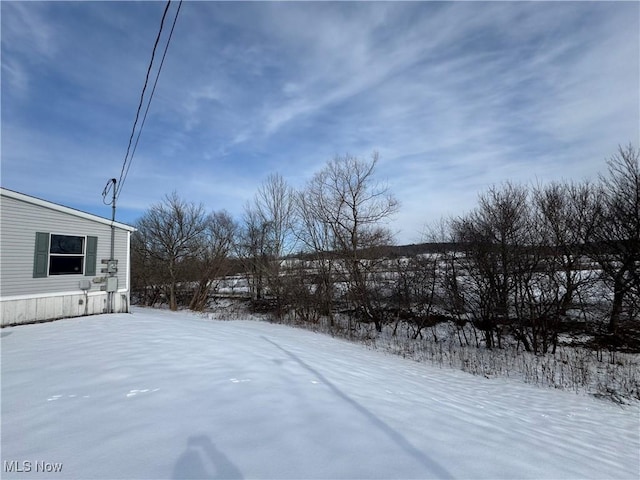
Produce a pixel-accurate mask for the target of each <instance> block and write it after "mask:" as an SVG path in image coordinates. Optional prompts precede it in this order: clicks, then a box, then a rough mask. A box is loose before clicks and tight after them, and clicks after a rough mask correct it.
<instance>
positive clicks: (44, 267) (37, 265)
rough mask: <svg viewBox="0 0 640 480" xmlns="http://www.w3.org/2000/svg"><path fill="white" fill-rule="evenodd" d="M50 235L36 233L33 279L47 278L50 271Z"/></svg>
mask: <svg viewBox="0 0 640 480" xmlns="http://www.w3.org/2000/svg"><path fill="white" fill-rule="evenodd" d="M48 267H49V234H48V233H42V232H36V250H35V254H34V257H33V278H42V277H46V276H47V273H48V270H49V268H48Z"/></svg>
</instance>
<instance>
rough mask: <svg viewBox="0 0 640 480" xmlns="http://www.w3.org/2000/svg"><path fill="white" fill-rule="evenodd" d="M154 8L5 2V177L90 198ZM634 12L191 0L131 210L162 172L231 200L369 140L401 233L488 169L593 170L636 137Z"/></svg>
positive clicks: (104, 169) (170, 186)
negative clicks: (40, 175) (274, 176)
mask: <svg viewBox="0 0 640 480" xmlns="http://www.w3.org/2000/svg"><path fill="white" fill-rule="evenodd" d="M160 15H161V8H160V6H159V4H157V3H152V2H131V3H130V2H115V3H101V2H98V3H96V2H87V3H84V2H82V3H26V2H24V3H19V2H2V74H3V82H2V98H3V103H2V134H3V147H2V148H3V152H2V157H3V159H2V162H3V163H2V174H3V178H2V182H3V185H6V186H7V187H9V188H15V189H18V190H22V191H25V192H26V193H33V194H36V195H42V196H47V197H49V198H52V199H53V200H56V199H60V201H64V202H66V203H73V202H74V200H73V199H74V198H76V197H74V194H73V193H71V192H74V186H75V185H77V184H80V183H81V184H82V185H83V186H82V187H81V188H80V189H79V190H81V191H82V194H81V195H80V193H78V194H77V198H78V200H77V201H78V202H80V201H82V202H85V204H90V203H91V202H90V201H89V200H88V198H90V197H91V195H92V194H91V189H95V190H96V194H95V195H94V196H93V198H94V199H97V200H94V201H97V202H99V200H100V199H99V198H97V197H98V193H99V192H98V191H97V190H101V188H102V186H103V185H102V184H103V183H104V181H106V179H107V178H110V177H112V176H117V174H118V173H119V169H120V165H121V161H122V159H123V156H124V152H125V148H126V141H127V140H128V135H129V131H130V128H131V125H132V121H133V115H134V113H135V108H136V106H137V101H138V96H139V94H140V89H141V87H142V80H143V78H144V74H145V72H146V66H147V62H148V59H149V55H150V50H151V46H152V42H153V39H154V38H155V34H156V32H157V26H158V24H159V19H160ZM639 16H640V5H639V4H637V3H607V4H602V3H588V2H567V3H564V2H560V3H547V2H542V3H541V2H529V3H519V2H513V3H509V2H498V3H483V2H470V3H469V2H451V3H446V2H445V3H440V2H437V3H436V2H398V3H396V2H353V3H347V2H326V3H325V2H319V3H314V2H302V3H297V2H291V3H289V2H284V3H280V2H264V3H263V2H247V3H245V2H186V3H185V4H184V5H183V8H182V13H181V16H180V19H179V22H178V25H177V27H176V31H175V33H174V39H173V42H172V44H171V47H170V50H169V55H168V57H167V60H166V63H165V65H164V69H163V73H162V76H161V79H160V83H159V85H158V89H157V91H156V96H155V99H154V103H153V105H152V108H151V112H150V117H149V118H148V120H147V124H146V126H145V131H144V132H143V135H142V138H141V143H140V145H139V147H138V148H139V149H138V152H137V154H136V157H135V159H134V163H133V165H132V168H131V171H130V176H129V178H128V180H127V184H126V189H125V191H124V192H123V195H122V196H121V203H122V205H123V211H126V212H127V215H129V216H130V217H129V218H127V219H123V220H125V221H126V220H129V221H132V220H133V219H134V218H135V216H136V215H139V214H140V213H141V212H142V211H143V210H144V208H145V205H148V204H151V203H153V202H156V201H158V200H159V199H160V198H161V197H162V195H164V194H165V193H168V192H170V191H172V190H174V189H175V190H176V191H178V193H180V194H181V195H183V196H185V197H186V198H188V199H190V200H193V201H196V202H199V201H203V202H205V203H206V204H207V205H208V206H209V208H214V209H217V208H226V209H227V210H229V211H230V212H232V213H234V214H239V213H240V212H241V210H242V204H243V203H244V201H245V200H246V199H248V198H250V197H251V196H252V195H253V194H254V192H255V189H256V188H257V186H258V185H259V183H260V182H261V181H262V180H263V179H264V178H265V177H266V176H267V175H268V174H269V173H271V172H273V171H279V172H280V173H282V174H283V175H284V176H285V177H286V178H287V179H289V180H290V181H291V182H292V183H293V184H294V185H297V186H301V185H303V184H304V182H305V181H306V180H307V179H308V178H309V177H310V176H311V174H312V173H313V172H314V171H315V170H317V169H318V168H320V167H321V166H322V165H323V164H324V162H326V161H327V160H328V159H330V158H332V157H333V156H335V155H338V154H345V153H350V154H354V155H358V156H363V157H366V156H369V155H370V154H371V152H372V151H374V150H375V151H378V152H379V153H380V155H381V163H380V174H381V176H382V177H384V178H386V179H387V181H388V183H389V185H390V187H391V188H392V189H393V190H394V192H395V194H396V195H397V196H398V197H399V199H400V201H401V203H402V209H401V211H400V213H399V215H398V219H397V221H396V222H395V223H394V224H393V228H394V229H395V230H396V231H398V232H400V234H399V236H398V240H399V241H402V242H406V241H417V240H419V235H420V232H422V231H423V230H424V224H425V223H426V222H429V221H435V220H437V219H438V217H439V216H441V215H449V214H459V213H462V212H463V211H464V210H466V209H469V208H471V207H472V206H473V204H474V202H475V199H476V196H477V194H478V193H479V191H480V190H482V189H485V188H486V187H487V186H489V185H491V184H492V183H500V182H502V181H504V180H507V179H513V180H516V181H522V182H528V181H532V180H539V181H548V180H552V179H558V178H583V177H593V176H594V175H596V174H597V172H598V171H601V170H602V169H603V167H604V161H603V160H604V158H605V157H607V156H609V155H611V154H612V153H613V152H614V151H615V149H616V147H617V145H618V144H621V143H622V144H624V143H627V142H629V141H632V142H634V143H636V144H640V138H639V135H640V133H639V132H640V112H639V110H640V108H639V107H638V105H640V97H639V96H640V93H639V90H640V89H639V87H638V85H640V65H639V60H638V59H639V58H640V41H639V37H640V26H639ZM8 137H10V139H9V140H8ZM33 168H38V169H39V170H40V171H46V172H47V175H46V176H45V177H46V179H47V180H46V181H44V180H42V179H36V178H34V175H33V173H32V172H33ZM102 177H104V180H103V181H99V179H100V178H102ZM80 178H83V179H86V178H90V179H91V182H95V183H96V184H97V183H100V185H99V186H98V188H95V187H94V186H93V183H90V184H91V187H90V188H89V187H88V186H87V185H88V183H87V182H86V181H81V180H79V179H80ZM50 186H55V188H53V187H50ZM61 191H64V192H67V193H65V194H64V196H62V194H61V193H59V192H61ZM80 196H82V199H80Z"/></svg>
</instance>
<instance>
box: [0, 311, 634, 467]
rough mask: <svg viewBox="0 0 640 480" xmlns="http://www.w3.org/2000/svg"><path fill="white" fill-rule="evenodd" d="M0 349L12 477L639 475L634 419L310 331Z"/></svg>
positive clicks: (170, 316) (134, 319)
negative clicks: (409, 359)
mask: <svg viewBox="0 0 640 480" xmlns="http://www.w3.org/2000/svg"><path fill="white" fill-rule="evenodd" d="M1 333H2V461H3V465H2V468H3V470H2V477H3V478H27V477H30V476H31V477H36V478H65V479H67V478H84V479H88V478H132V479H137V478H230V479H239V478H301V479H305V478H473V479H476V478H510V479H511V478H596V479H601V478H638V476H639V474H640V440H639V436H640V411H639V408H638V406H637V405H634V406H620V405H617V404H614V403H612V402H606V401H603V400H597V399H594V398H592V397H589V396H585V395H576V394H574V393H569V392H561V391H554V390H549V389H541V388H536V387H533V386H530V385H525V384H521V383H519V382H517V381H513V380H508V379H486V378H483V377H475V376H471V375H468V374H465V373H463V372H459V371H453V370H445V369H438V368H435V367H432V366H429V365H425V364H418V363H415V362H411V361H408V360H404V359H401V358H397V357H394V356H392V355H387V354H384V353H382V352H379V351H371V350H367V349H366V348H364V347H362V346H359V345H355V344H350V343H348V342H346V341H342V340H338V339H334V338H331V337H328V336H323V335H320V334H314V333H311V332H308V331H304V330H299V329H292V328H288V327H285V326H280V325H272V324H268V323H261V322H257V321H229V322H223V321H215V320H207V319H205V318H203V317H199V316H196V315H191V314H188V313H171V312H165V311H157V310H147V309H136V310H135V311H134V314H132V315H127V314H120V315H110V316H104V315H100V316H94V317H86V318H78V319H69V320H62V321H58V322H53V323H46V324H39V325H27V326H20V327H13V328H5V329H2V331H1ZM56 464H58V467H61V469H62V471H61V472H59V473H53V469H54V468H56ZM60 464H61V465H60ZM42 469H48V470H49V472H44V473H43V472H40V471H38V470H42ZM28 470H30V471H28Z"/></svg>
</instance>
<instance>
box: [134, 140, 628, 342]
mask: <svg viewBox="0 0 640 480" xmlns="http://www.w3.org/2000/svg"><path fill="white" fill-rule="evenodd" d="M377 163H378V156H377V155H376V154H374V155H372V157H371V158H370V159H359V158H356V157H352V156H349V155H346V156H342V157H336V158H334V159H333V160H331V161H329V162H327V164H326V165H325V166H324V167H323V168H322V169H320V170H319V171H318V172H316V173H315V174H314V175H313V176H312V177H311V179H310V180H309V181H308V182H307V183H306V185H304V187H302V188H301V189H299V190H296V189H294V188H292V187H291V186H290V185H289V184H288V183H287V182H286V181H285V179H284V178H283V177H282V176H281V175H279V174H272V175H270V176H269V177H268V178H267V179H266V180H265V181H264V182H263V183H262V185H261V186H260V187H259V189H258V191H257V192H256V194H255V196H254V198H253V199H252V201H250V202H248V203H247V204H246V205H245V208H244V214H243V216H242V218H240V219H234V218H232V217H231V215H230V214H229V213H227V212H225V211H216V212H206V210H205V208H204V207H203V206H202V205H196V204H194V203H191V202H188V201H185V200H183V199H181V198H180V197H179V196H178V195H177V194H176V193H175V192H174V193H173V194H171V195H167V196H166V197H165V198H164V200H163V201H162V202H160V203H158V204H155V205H152V206H151V207H150V208H149V209H148V211H147V212H146V213H145V214H144V215H143V216H142V217H141V218H140V220H139V221H138V222H137V224H136V227H137V231H136V232H135V234H134V236H133V240H132V293H133V295H134V297H135V298H136V299H137V301H138V302H140V303H144V304H147V305H153V304H158V303H163V302H166V303H167V304H168V305H169V307H170V308H171V309H177V308H178V307H188V308H190V309H192V310H204V309H206V308H207V306H208V304H209V302H210V300H211V294H212V293H213V292H215V291H216V289H217V285H218V283H219V282H220V281H221V279H222V278H224V277H225V276H227V275H231V274H236V275H242V276H244V278H245V279H246V282H247V285H248V287H249V289H248V290H249V293H250V296H251V300H252V305H253V306H254V308H256V309H260V310H262V311H267V312H269V313H271V314H272V315H274V316H277V317H284V316H289V317H292V318H295V319H296V321H298V322H303V323H311V324H313V323H318V322H321V321H322V322H327V324H328V325H329V328H332V327H333V326H334V325H335V322H336V319H337V318H340V319H346V321H347V322H348V326H347V328H348V329H351V328H356V327H357V326H359V325H364V324H371V325H372V326H373V327H375V330H376V331H378V332H380V331H382V328H383V326H385V325H392V326H394V329H393V332H394V333H396V330H397V328H398V326H399V325H404V326H406V329H407V332H408V333H409V334H410V335H412V336H414V337H415V338H419V337H421V336H423V335H424V334H425V332H426V331H427V330H428V329H432V331H433V332H434V335H435V332H436V330H435V329H434V327H435V326H436V325H437V324H439V323H442V322H450V323H451V324H452V325H455V326H456V327H457V328H458V336H459V339H460V342H461V344H463V343H466V344H469V343H472V342H475V343H476V344H477V345H484V346H486V347H488V348H500V347H501V346H502V343H503V341H504V339H505V337H509V338H510V339H512V340H514V341H516V342H517V343H518V345H520V346H522V348H523V349H525V350H527V351H531V352H535V353H545V352H547V351H555V348H556V346H557V345H558V338H559V335H560V334H561V333H563V332H566V331H571V330H575V329H576V328H587V327H588V328H589V329H590V331H591V333H594V334H596V335H597V337H598V338H599V339H601V340H603V341H606V342H608V345H609V346H614V347H616V348H622V347H630V348H638V347H639V346H640V338H639V337H640V320H639V317H640V167H639V152H638V150H637V149H635V148H634V147H633V146H631V145H629V146H627V147H620V148H619V149H618V151H617V152H616V153H615V154H614V155H613V156H612V157H611V158H610V159H609V160H608V161H607V170H606V173H605V174H602V175H600V176H599V178H598V179H597V180H596V181H591V182H589V181H583V182H570V181H567V182H553V183H550V184H545V185H533V186H527V185H520V184H515V183H505V184H502V185H499V186H493V187H491V188H489V189H488V190H487V191H486V192H483V193H481V194H480V195H479V197H478V204H477V206H476V207H475V208H474V209H473V210H471V211H470V212H468V213H466V214H463V215H461V216H458V217H452V218H447V219H443V220H441V221H440V222H439V223H438V224H437V225H432V226H431V227H430V229H429V234H428V235H427V238H425V240H427V241H429V249H428V250H420V249H406V248H405V250H404V251H403V253H399V252H398V249H393V248H391V245H393V234H392V232H391V231H390V229H389V228H388V226H387V225H388V221H389V220H390V219H391V218H392V216H393V215H394V214H395V213H396V212H397V211H398V209H399V203H398V201H397V199H396V198H395V196H394V195H393V194H392V193H391V192H390V191H389V188H388V187H387V186H386V185H385V184H383V183H381V182H379V181H378V180H377V179H376V176H375V169H376V165H377ZM469 328H470V329H469ZM470 331H471V332H472V335H470V334H469V332H470ZM634 341H635V342H637V343H636V344H634Z"/></svg>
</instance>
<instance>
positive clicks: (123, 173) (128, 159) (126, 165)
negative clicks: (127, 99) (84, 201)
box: [114, 0, 182, 199]
mask: <svg viewBox="0 0 640 480" xmlns="http://www.w3.org/2000/svg"><path fill="white" fill-rule="evenodd" d="M170 6H171V0H169V1H168V2H167V5H166V6H165V9H164V12H163V14H162V20H161V21H160V29H159V30H158V36H157V37H156V41H155V43H154V45H153V51H152V52H151V60H150V61H149V67H148V68H147V75H146V77H145V80H144V86H143V87H142V93H141V94H140V102H139V104H138V109H137V111H136V117H135V120H134V122H133V127H132V129H131V135H130V136H129V144H128V146H127V153H126V154H125V157H124V161H123V162H122V169H121V170H120V178H119V180H118V184H117V187H116V195H115V197H114V199H116V198H118V197H120V193H122V187H123V186H124V183H125V181H126V179H127V175H128V173H129V169H130V168H131V163H132V161H133V156H134V154H135V152H136V149H137V147H138V142H139V141H140V135H141V134H142V129H143V128H144V124H145V121H146V119H147V114H148V113H149V107H150V106H151V101H152V100H153V95H154V93H155V91H156V86H157V85H158V79H159V78H160V73H161V72H162V66H163V65H164V59H165V57H166V55H167V51H168V49H169V44H170V43H171V38H172V37H173V30H174V28H175V26H176V22H177V20H178V15H179V14H180V7H182V0H180V2H179V4H178V8H177V9H176V13H175V16H174V18H173V24H172V26H171V31H170V33H169V36H168V38H167V43H166V44H165V47H164V52H163V54H162V60H161V62H160V66H159V67H158V71H157V73H156V77H155V81H154V83H153V88H152V89H151V93H150V94H149V98H148V100H147V105H146V108H145V111H144V115H143V118H142V122H141V123H140V127H139V128H138V133H137V136H136V127H137V125H138V120H139V119H140V111H141V110H142V105H143V103H144V99H145V92H146V90H147V86H148V84H149V76H150V74H151V71H152V69H153V64H154V59H155V55H156V50H157V48H158V44H159V42H160V38H161V37H162V31H163V29H164V23H165V19H166V17H167V12H168V11H169V7H170ZM134 137H135V138H136V141H135V143H133V139H134ZM132 144H133V149H132V148H131V147H132Z"/></svg>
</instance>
